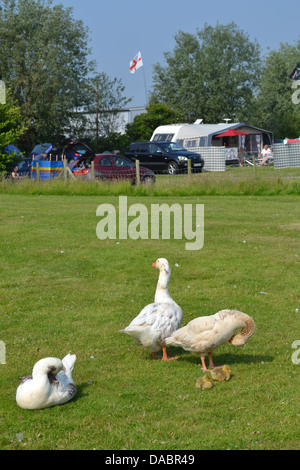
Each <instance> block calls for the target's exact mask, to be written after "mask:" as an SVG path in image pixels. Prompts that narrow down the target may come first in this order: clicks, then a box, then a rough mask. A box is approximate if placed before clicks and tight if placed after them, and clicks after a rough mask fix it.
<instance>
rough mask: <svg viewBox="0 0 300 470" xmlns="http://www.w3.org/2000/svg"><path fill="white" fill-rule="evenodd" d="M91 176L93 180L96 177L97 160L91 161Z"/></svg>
mask: <svg viewBox="0 0 300 470" xmlns="http://www.w3.org/2000/svg"><path fill="white" fill-rule="evenodd" d="M91 177H92V180H94V179H95V162H94V160H92V161H91Z"/></svg>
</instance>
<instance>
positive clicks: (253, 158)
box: [252, 155, 256, 176]
mask: <svg viewBox="0 0 300 470" xmlns="http://www.w3.org/2000/svg"><path fill="white" fill-rule="evenodd" d="M252 162H253V168H254V175H255V176H256V162H255V155H252Z"/></svg>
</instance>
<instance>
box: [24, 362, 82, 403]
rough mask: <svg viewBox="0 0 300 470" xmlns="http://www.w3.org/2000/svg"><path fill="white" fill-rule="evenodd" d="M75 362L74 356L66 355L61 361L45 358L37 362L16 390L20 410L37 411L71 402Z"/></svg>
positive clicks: (73, 389) (73, 393) (74, 391)
mask: <svg viewBox="0 0 300 470" xmlns="http://www.w3.org/2000/svg"><path fill="white" fill-rule="evenodd" d="M75 361H76V355H75V354H73V355H71V354H68V355H67V356H66V357H64V358H63V359H62V360H60V359H58V358H56V357H46V358H44V359H41V360H40V361H38V362H37V363H36V364H35V366H34V367H33V370H32V375H28V376H27V377H23V378H22V381H21V383H20V385H19V387H18V389H17V394H16V401H17V404H18V405H19V406H20V408H24V409H27V410H38V409H41V408H47V407H49V406H54V405H62V404H63V403H66V402H68V401H70V400H72V398H74V396H75V395H76V391H77V389H76V387H75V385H74V382H73V378H72V370H73V368H74V364H75Z"/></svg>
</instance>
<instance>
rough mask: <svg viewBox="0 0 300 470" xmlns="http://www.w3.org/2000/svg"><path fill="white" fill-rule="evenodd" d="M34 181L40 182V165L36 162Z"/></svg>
mask: <svg viewBox="0 0 300 470" xmlns="http://www.w3.org/2000/svg"><path fill="white" fill-rule="evenodd" d="M36 180H37V181H40V164H39V162H36Z"/></svg>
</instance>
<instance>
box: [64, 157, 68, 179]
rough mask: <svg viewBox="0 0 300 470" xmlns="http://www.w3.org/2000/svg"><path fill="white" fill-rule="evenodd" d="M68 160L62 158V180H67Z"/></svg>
mask: <svg viewBox="0 0 300 470" xmlns="http://www.w3.org/2000/svg"><path fill="white" fill-rule="evenodd" d="M67 168H68V162H67V159H66V158H64V180H65V181H67V178H68V174H67Z"/></svg>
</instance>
